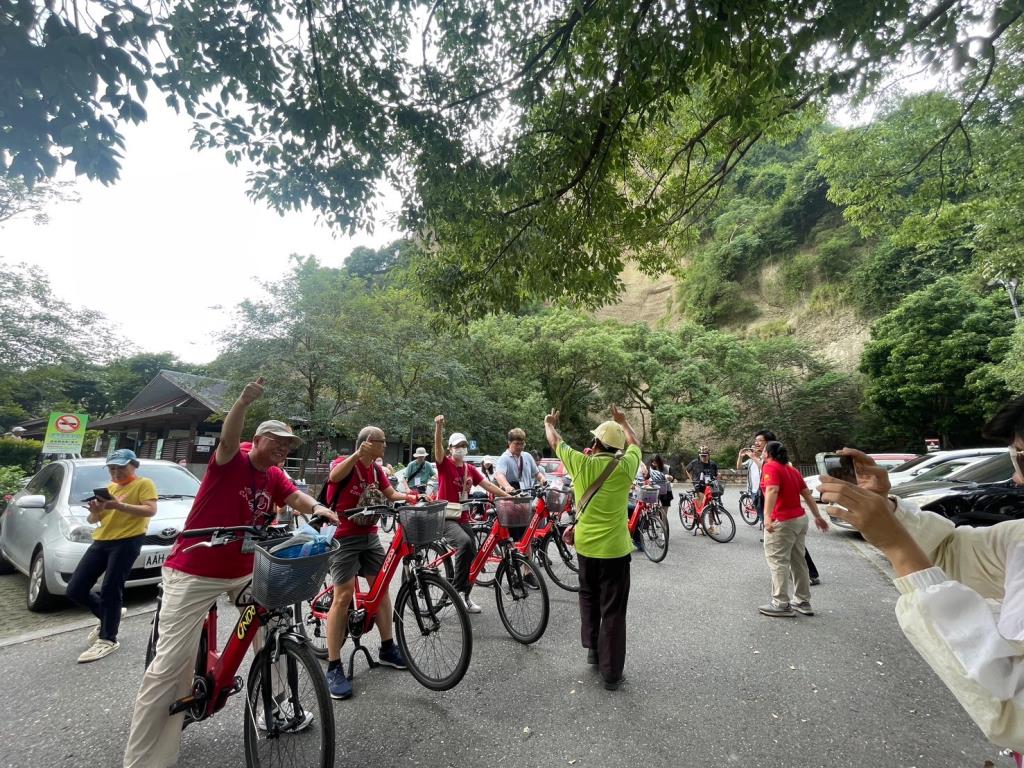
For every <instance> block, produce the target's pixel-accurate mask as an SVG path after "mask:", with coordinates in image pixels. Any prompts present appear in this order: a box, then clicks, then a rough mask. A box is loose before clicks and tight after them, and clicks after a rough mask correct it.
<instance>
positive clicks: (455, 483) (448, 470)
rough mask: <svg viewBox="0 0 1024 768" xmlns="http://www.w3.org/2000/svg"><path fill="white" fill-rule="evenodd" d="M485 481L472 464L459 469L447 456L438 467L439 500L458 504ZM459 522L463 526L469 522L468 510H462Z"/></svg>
mask: <svg viewBox="0 0 1024 768" xmlns="http://www.w3.org/2000/svg"><path fill="white" fill-rule="evenodd" d="M483 480H484V476H483V473H482V472H481V471H480V470H479V469H477V468H476V467H474V466H473V465H472V464H469V463H463V464H462V466H461V467H457V466H455V462H454V461H452V457H451V456H445V457H444V458H443V459H442V460H441V463H440V464H438V465H437V498H438V499H444V500H445V501H447V502H451V503H454V504H458V503H459V502H460V501H464V500H465V499H467V498H469V492H470V490H471V489H472V488H473V486H474V485H480V483H482V482H483ZM459 522H460V523H462V524H463V525H465V524H466V523H468V522H469V510H468V509H464V510H462V517H460V518H459Z"/></svg>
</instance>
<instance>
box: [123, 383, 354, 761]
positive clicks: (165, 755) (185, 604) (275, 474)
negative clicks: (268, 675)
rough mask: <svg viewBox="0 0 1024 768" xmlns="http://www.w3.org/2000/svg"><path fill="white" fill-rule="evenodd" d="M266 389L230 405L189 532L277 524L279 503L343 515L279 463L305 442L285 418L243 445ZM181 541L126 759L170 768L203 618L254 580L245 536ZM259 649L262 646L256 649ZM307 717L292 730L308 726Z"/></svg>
mask: <svg viewBox="0 0 1024 768" xmlns="http://www.w3.org/2000/svg"><path fill="white" fill-rule="evenodd" d="M262 394H263V379H262V378H258V379H256V381H254V382H252V383H250V384H247V385H246V387H245V389H244V390H243V391H242V394H241V395H240V396H239V397H238V400H236V401H235V404H234V405H232V406H231V410H230V411H228V415H227V416H226V417H225V419H224V425H223V427H222V428H221V434H220V442H219V443H218V445H217V450H216V451H215V453H214V455H213V457H212V458H211V459H210V463H209V466H208V467H207V469H206V474H205V475H204V476H203V482H202V484H201V485H200V486H199V493H198V494H197V495H196V500H195V502H193V504H192V510H191V511H190V512H189V515H188V519H187V520H186V521H185V530H190V529H193V528H208V527H216V526H231V525H263V524H265V523H269V522H273V520H274V509H275V505H276V506H283V505H285V504H287V505H288V506H290V507H292V508H293V509H295V510H297V511H298V512H301V513H304V514H313V515H320V516H322V517H326V518H327V519H329V520H332V521H333V522H335V523H337V517H336V516H335V515H334V514H333V513H332V512H331V511H330V510H329V509H327V508H326V507H324V506H323V505H322V504H318V503H317V501H316V499H314V498H313V497H312V496H308V495H307V494H305V493H302V492H301V491H298V490H296V488H295V485H294V484H293V483H292V481H291V479H290V478H289V477H288V475H286V474H285V472H284V470H282V469H281V468H280V467H278V464H280V463H281V462H282V461H283V460H284V459H285V458H286V457H287V456H288V453H289V452H290V451H292V450H294V449H295V448H296V447H298V446H299V445H301V444H302V440H301V439H300V438H298V437H297V436H295V435H294V434H292V430H291V427H289V426H288V425H287V424H285V423H284V422H282V421H264V422H263V423H262V424H260V425H259V426H258V427H257V428H256V434H255V436H254V437H253V440H252V450H250V451H248V452H245V451H240V450H239V440H240V438H241V435H242V426H243V424H244V423H245V413H246V411H247V410H248V409H249V406H250V405H252V403H253V402H255V401H256V400H257V399H258V398H259V397H260V395H262ZM188 543H189V542H185V540H183V539H180V538H179V539H178V541H177V543H176V544H175V545H174V548H173V549H172V550H171V554H170V557H168V558H167V562H166V563H165V564H164V569H163V602H162V605H161V607H160V639H159V640H158V641H157V646H156V656H155V657H154V658H153V661H152V663H150V665H149V667H147V669H146V673H145V675H144V677H143V678H142V686H141V688H140V689H139V695H138V697H137V698H136V700H135V713H134V715H133V717H132V725H131V732H130V733H129V735H128V746H127V748H126V750H125V755H124V765H125V766H126V768H127V767H128V766H132V767H133V768H138V767H139V766H146V767H147V768H165V766H171V765H174V764H175V762H176V761H177V758H178V749H179V748H180V746H181V726H182V721H183V719H184V717H185V715H184V713H183V712H182V713H179V714H177V715H169V714H168V710H169V709H170V706H171V704H173V703H174V702H175V701H176V700H178V699H180V698H182V697H184V696H187V695H188V693H189V690H190V688H191V686H192V670H193V666H194V664H195V658H196V650H197V649H198V647H199V634H200V631H201V629H202V625H203V617H204V616H205V615H206V612H207V611H208V610H209V609H210V605H211V604H212V603H214V602H215V601H216V600H217V598H218V597H219V596H220V595H221V593H223V592H227V593H228V595H229V596H230V597H231V599H232V600H234V599H235V598H236V597H237V596H238V594H239V593H240V592H241V591H242V590H243V589H244V588H245V587H246V586H247V585H248V583H249V581H250V580H251V579H252V568H253V556H252V555H251V554H243V552H242V542H241V541H238V542H235V543H233V544H227V545H225V546H222V547H217V548H215V549H214V548H206V547H197V548H194V549H192V550H191V551H189V552H185V551H184V550H185V548H186V547H187V546H188ZM256 650H259V649H258V648H257V649H256ZM311 720H312V715H311V714H310V713H307V716H306V720H305V721H303V722H301V723H299V724H298V725H297V726H296V727H295V728H294V730H302V729H303V728H305V727H307V726H308V725H309V723H310V722H311Z"/></svg>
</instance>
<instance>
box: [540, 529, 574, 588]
mask: <svg viewBox="0 0 1024 768" xmlns="http://www.w3.org/2000/svg"><path fill="white" fill-rule="evenodd" d="M541 557H543V558H544V570H545V571H547V573H548V576H550V577H551V580H552V581H553V582H555V584H557V585H558V586H560V587H561V588H562V589H565V590H567V591H569V592H579V591H580V576H579V573H580V563H579V560H577V559H576V548H575V547H573V546H571V545H570V544H566V543H565V541H564V540H563V539H562V533H561V531H560V529H558V528H556V529H555V530H554V532H552V533H549V534H548V535H547V536H545V537H544V543H543V550H542V551H541Z"/></svg>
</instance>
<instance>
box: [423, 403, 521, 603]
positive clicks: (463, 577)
mask: <svg viewBox="0 0 1024 768" xmlns="http://www.w3.org/2000/svg"><path fill="white" fill-rule="evenodd" d="M448 450H449V451H450V455H449V453H446V452H445V449H444V416H435V417H434V461H435V462H437V498H438V499H444V500H445V501H447V502H448V504H449V505H460V504H462V502H464V501H466V500H468V499H469V491H470V489H471V488H472V487H473V486H474V485H479V486H480V487H481V488H483V489H484V490H485V491H487V492H488V493H491V494H493V495H495V496H508V495H509V494H508V493H506V492H505V491H503V490H502V489H501V488H499V487H498V486H496V485H495V484H494V483H492V482H491V481H490V480H488V479H487V478H486V477H484V476H483V473H482V472H481V471H480V470H479V469H477V468H476V467H474V466H473V465H472V464H467V463H466V453H467V452H468V451H469V441H468V440H466V436H465V435H464V434H462V433H461V432H453V433H452V435H451V437H449V438H448ZM444 538H445V540H446V541H447V542H448V544H449V545H451V546H452V547H453V548H454V549H455V578H454V584H452V586H453V587H455V590H456V591H457V592H458V593H459V594H460V595H461V596H462V601H463V603H465V605H466V610H467V611H469V612H470V613H480V611H481V608H480V606H479V605H477V604H476V603H474V602H473V600H472V598H470V596H469V591H470V590H471V589H472V586H471V585H470V583H469V567H470V566H471V565H472V564H473V558H474V557H476V539H474V538H473V531H472V529H471V528H470V527H469V509H468V508H467V507H462V516H461V517H460V518H459V519H458V520H445V521H444Z"/></svg>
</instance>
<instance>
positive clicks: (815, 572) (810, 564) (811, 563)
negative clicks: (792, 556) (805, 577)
mask: <svg viewBox="0 0 1024 768" xmlns="http://www.w3.org/2000/svg"><path fill="white" fill-rule="evenodd" d="M804 560H806V561H807V570H808V571H809V572H810V574H811V578H812V579H816V578H818V569H817V567H816V566H815V565H814V561H813V560H811V553H810V551H809V550H808V549H807V548H806V547H805V548H804Z"/></svg>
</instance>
